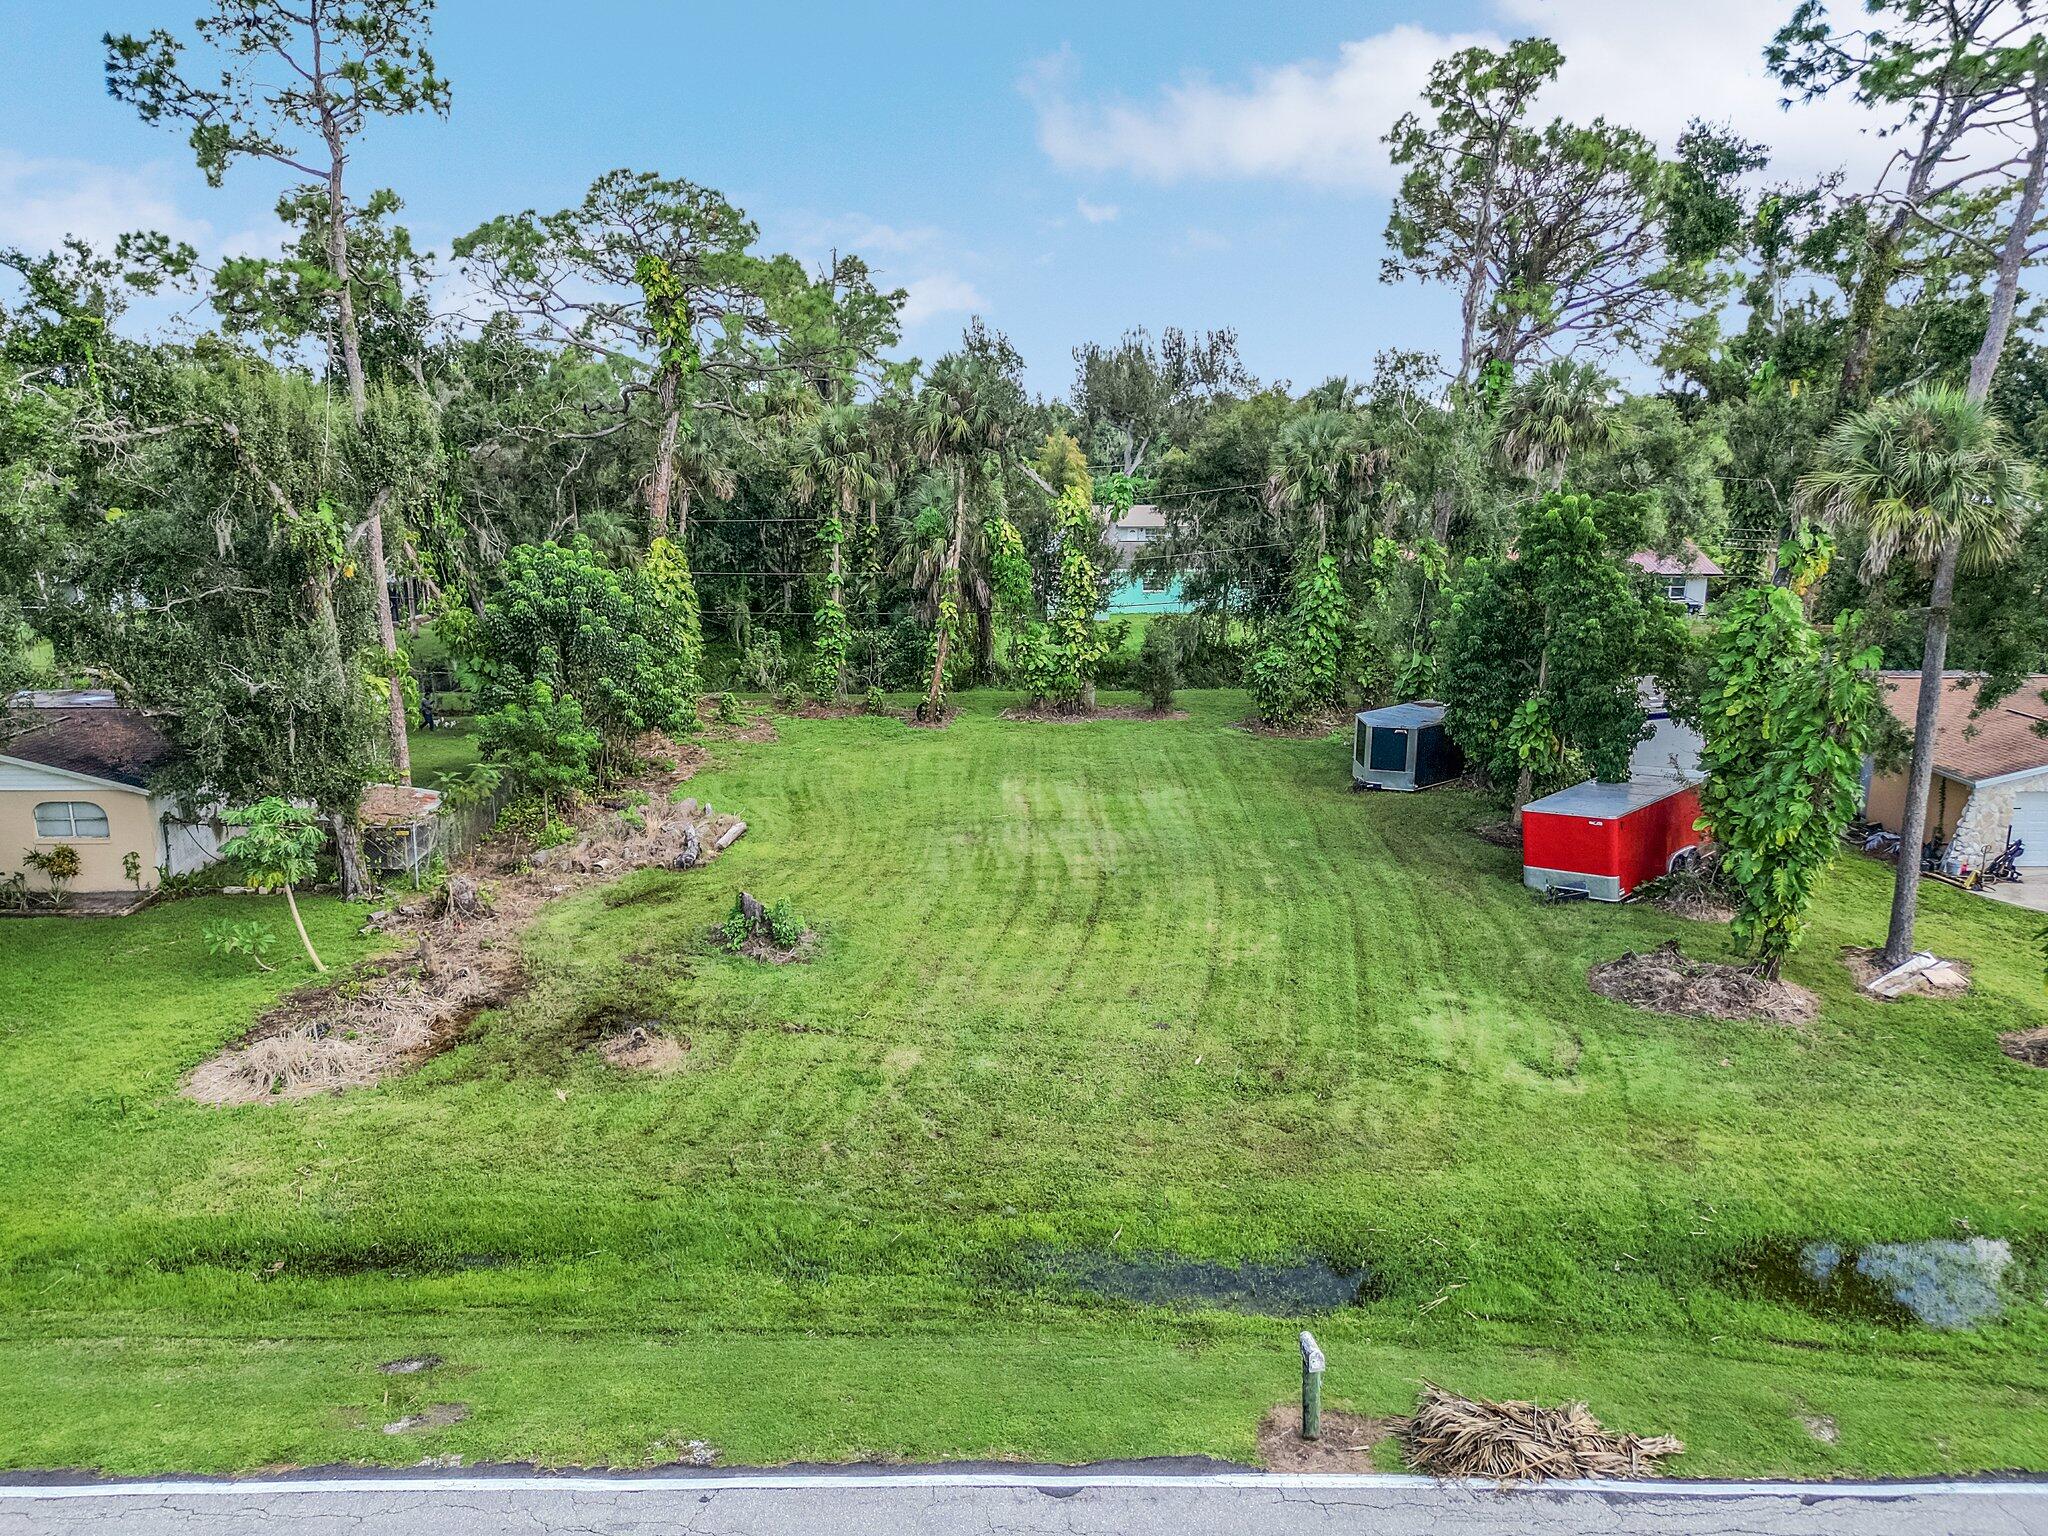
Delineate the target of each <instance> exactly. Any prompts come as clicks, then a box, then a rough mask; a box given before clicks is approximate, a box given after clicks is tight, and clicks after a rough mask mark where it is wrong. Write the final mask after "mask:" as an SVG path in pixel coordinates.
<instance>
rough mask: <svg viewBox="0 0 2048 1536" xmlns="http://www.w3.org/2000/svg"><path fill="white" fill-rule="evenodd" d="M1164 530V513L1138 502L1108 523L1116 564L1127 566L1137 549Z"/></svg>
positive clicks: (1137, 551)
mask: <svg viewBox="0 0 2048 1536" xmlns="http://www.w3.org/2000/svg"><path fill="white" fill-rule="evenodd" d="M1165 532H1166V514H1165V513H1163V512H1161V511H1160V510H1159V509H1158V508H1157V507H1154V506H1149V505H1146V504H1144V503H1142V502H1141V503H1140V504H1138V505H1137V506H1134V507H1132V508H1131V509H1130V510H1129V511H1128V512H1126V513H1124V515H1123V516H1122V517H1120V518H1118V519H1117V520H1116V521H1115V522H1113V523H1111V524H1110V525H1109V546H1110V548H1111V549H1113V550H1115V551H1116V561H1117V564H1118V565H1120V566H1123V567H1125V568H1127V569H1128V568H1129V566H1130V564H1131V562H1132V561H1133V560H1135V559H1136V558H1137V557H1138V553H1139V551H1141V550H1143V549H1144V548H1145V546H1146V545H1148V544H1150V543H1152V542H1153V541H1154V540H1156V539H1158V538H1159V537H1160V536H1161V535H1162V534H1164V533H1165Z"/></svg>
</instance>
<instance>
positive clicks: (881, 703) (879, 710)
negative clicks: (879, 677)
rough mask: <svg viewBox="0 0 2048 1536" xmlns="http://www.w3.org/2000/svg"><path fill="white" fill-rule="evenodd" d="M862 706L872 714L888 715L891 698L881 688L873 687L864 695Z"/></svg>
mask: <svg viewBox="0 0 2048 1536" xmlns="http://www.w3.org/2000/svg"><path fill="white" fill-rule="evenodd" d="M860 707H861V708H862V709H864V710H865V711H867V713H869V714H871V715H886V714H887V713H888V712H889V698H888V695H887V694H885V693H883V692H882V690H881V689H879V688H874V687H871V688H869V689H868V691H867V693H866V694H865V695H863V697H862V698H861V701H860Z"/></svg>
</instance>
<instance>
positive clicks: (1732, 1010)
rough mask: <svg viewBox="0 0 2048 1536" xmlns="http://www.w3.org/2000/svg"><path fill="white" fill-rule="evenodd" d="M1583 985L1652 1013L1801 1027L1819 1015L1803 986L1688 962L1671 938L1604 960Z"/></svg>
mask: <svg viewBox="0 0 2048 1536" xmlns="http://www.w3.org/2000/svg"><path fill="white" fill-rule="evenodd" d="M1586 984H1587V985H1588V986H1590V987H1591V988H1592V989H1593V990H1594V991H1595V992H1597V993H1599V994H1600V995H1601V996H1602V997H1608V998H1612V999H1613V1000H1614V1001H1615V1002H1617V1003H1627V1004H1628V1005H1629V1006H1630V1007H1632V1008H1647V1009H1649V1010H1650V1011H1652V1012H1654V1013H1671V1014H1683V1015H1691V1016H1694V1017H1705V1018H1710V1019H1766V1020H1769V1021H1770V1022H1772V1023H1775V1024H1804V1023H1806V1022H1807V1021H1808V1020H1810V1019H1812V1018H1814V1017H1815V1016H1816V1015H1817V1014H1818V1013H1819V1012H1820V1002H1819V1000H1818V999H1817V998H1815V997H1814V995H1813V994H1812V993H1811V992H1809V991H1807V990H1806V989H1805V988H1804V987H1796V986H1794V985H1793V984H1792V983H1791V982H1789V981H1767V980H1765V979H1764V978H1763V977H1761V976H1759V975H1757V974H1756V973H1755V972H1754V971H1752V970H1750V969H1749V968H1748V967H1746V966H1740V965H1716V964H1714V963H1713V962H1712V961H1708V960H1688V959H1687V958H1686V957H1685V956H1684V955H1683V954H1681V953H1680V952H1679V948H1678V941H1677V940H1676V939H1673V940H1671V941H1670V942H1668V943H1665V944H1660V945H1658V946H1657V947H1656V948H1655V949H1653V950H1651V951H1650V952H1649V953H1647V954H1637V953H1636V952H1635V951H1634V950H1630V951H1629V952H1628V953H1626V954H1624V955H1622V956H1621V957H1620V958H1619V959H1615V960H1608V961H1604V962H1602V963H1601V964H1599V965H1596V966H1594V967H1593V968H1592V969H1591V970H1590V971H1588V972H1587V973H1586Z"/></svg>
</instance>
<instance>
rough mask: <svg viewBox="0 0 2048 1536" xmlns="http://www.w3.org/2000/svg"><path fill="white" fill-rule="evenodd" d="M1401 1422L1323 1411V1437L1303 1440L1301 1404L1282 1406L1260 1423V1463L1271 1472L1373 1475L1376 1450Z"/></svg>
mask: <svg viewBox="0 0 2048 1536" xmlns="http://www.w3.org/2000/svg"><path fill="white" fill-rule="evenodd" d="M1399 1426H1400V1421H1399V1420H1398V1419H1372V1418H1367V1417H1366V1416H1365V1415H1364V1414H1362V1413H1340V1412H1338V1411H1337V1410H1335V1409H1332V1408H1325V1409H1324V1410H1323V1437H1322V1439H1320V1440H1304V1439H1302V1438H1301V1404H1300V1403H1279V1404H1276V1405H1275V1406H1274V1407H1273V1408H1271V1409H1270V1410H1268V1412H1267V1414H1266V1416H1265V1417H1264V1418H1263V1419H1261V1420H1259V1461H1260V1464H1261V1465H1263V1466H1264V1467H1265V1468H1266V1470H1267V1471H1269V1472H1370V1471H1371V1470H1372V1469H1373V1468H1372V1451H1373V1447H1374V1446H1376V1445H1378V1444H1379V1443H1380V1442H1381V1441H1382V1440H1388V1439H1391V1438H1392V1437H1393V1435H1394V1432H1395V1430H1396V1429H1397V1428H1399Z"/></svg>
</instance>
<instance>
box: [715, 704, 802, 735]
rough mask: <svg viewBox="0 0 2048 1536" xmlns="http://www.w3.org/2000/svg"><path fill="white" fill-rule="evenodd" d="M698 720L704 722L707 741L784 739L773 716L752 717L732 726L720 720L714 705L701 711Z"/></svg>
mask: <svg viewBox="0 0 2048 1536" xmlns="http://www.w3.org/2000/svg"><path fill="white" fill-rule="evenodd" d="M698 718H700V719H701V720H702V721H703V722H704V725H703V730H704V737H705V740H707V741H746V742H754V743H766V742H771V741H780V740H781V739H782V733H781V732H780V731H778V730H776V728H775V717H774V716H772V715H750V716H748V717H747V719H745V720H743V721H741V722H740V723H739V724H738V725H731V724H728V723H726V722H725V721H723V720H720V719H719V718H718V715H717V706H716V705H715V704H714V705H713V707H712V708H710V709H706V710H701V711H700V712H699V716H698Z"/></svg>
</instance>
